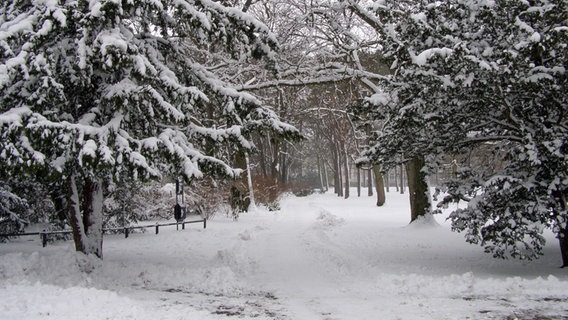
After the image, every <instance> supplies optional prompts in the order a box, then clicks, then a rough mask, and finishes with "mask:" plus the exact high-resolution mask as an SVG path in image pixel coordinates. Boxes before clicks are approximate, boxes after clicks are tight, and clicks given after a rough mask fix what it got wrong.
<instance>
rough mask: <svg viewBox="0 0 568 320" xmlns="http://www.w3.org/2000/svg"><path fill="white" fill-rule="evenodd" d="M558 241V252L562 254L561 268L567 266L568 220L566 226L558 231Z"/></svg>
mask: <svg viewBox="0 0 568 320" xmlns="http://www.w3.org/2000/svg"><path fill="white" fill-rule="evenodd" d="M558 241H559V242H560V254H561V255H562V268H566V267H568V222H567V223H566V226H565V227H564V228H562V229H560V231H559V232H558Z"/></svg>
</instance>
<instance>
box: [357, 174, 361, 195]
mask: <svg viewBox="0 0 568 320" xmlns="http://www.w3.org/2000/svg"><path fill="white" fill-rule="evenodd" d="M360 196H361V168H359V167H357V197H360Z"/></svg>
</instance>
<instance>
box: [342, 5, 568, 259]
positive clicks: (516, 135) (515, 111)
mask: <svg viewBox="0 0 568 320" xmlns="http://www.w3.org/2000/svg"><path fill="white" fill-rule="evenodd" d="M380 3H381V4H380V5H375V6H372V7H369V8H366V7H364V6H362V5H359V4H357V2H356V1H346V6H347V7H348V8H349V9H350V10H352V11H354V12H356V13H357V14H358V15H359V16H361V17H362V19H364V20H365V21H367V22H368V23H369V24H370V25H372V26H374V27H375V29H376V30H378V31H379V32H380V34H381V35H382V37H383V39H384V42H383V43H382V45H383V51H382V55H383V57H384V59H385V60H387V61H388V62H389V64H390V65H391V69H392V71H393V74H392V76H391V77H390V79H388V80H387V81H382V82H381V83H382V86H383V89H382V91H377V92H376V93H375V94H374V95H372V96H370V97H368V98H367V99H366V100H365V102H364V103H362V105H361V106H360V107H359V112H360V113H361V114H364V115H365V116H366V119H367V120H368V121H380V122H381V123H383V124H384V125H383V126H382V127H381V128H380V129H379V130H376V131H375V132H374V133H373V134H374V135H373V137H374V141H373V143H372V144H371V145H369V146H368V149H367V152H366V153H365V156H366V157H367V158H368V159H371V160H372V161H374V162H378V163H382V164H383V165H384V166H385V167H387V168H388V167H390V166H394V165H396V164H397V163H399V162H403V161H405V159H409V158H412V157H415V156H428V157H430V159H434V157H440V156H446V157H447V156H448V155H449V156H451V157H455V158H457V159H464V160H465V161H464V162H463V163H460V165H461V169H460V172H461V174H460V178H461V179H460V180H457V181H454V182H452V183H451V184H449V185H448V189H447V191H448V193H449V196H448V197H446V198H445V199H444V201H442V204H441V205H446V204H447V203H448V202H451V201H460V200H463V199H471V201H469V205H468V207H467V208H464V209H460V210H458V211H456V212H455V213H454V214H453V215H452V216H451V219H452V221H453V223H454V228H455V230H458V231H466V234H467V236H466V237H467V240H468V241H470V242H473V243H480V244H482V245H484V246H485V248H486V250H487V251H488V252H492V253H493V254H494V255H495V256H497V257H507V256H512V257H518V258H529V259H530V258H535V257H538V256H539V255H540V254H541V249H542V246H543V243H544V238H543V237H542V235H541V234H542V231H543V229H544V228H552V229H553V230H554V231H555V232H556V234H557V235H558V236H559V237H560V238H561V239H565V238H566V237H568V233H567V232H566V230H567V227H568V225H567V224H566V223H567V208H568V205H567V202H566V199H567V196H566V195H567V194H568V167H567V163H568V144H567V141H568V139H567V137H568V120H567V119H568V118H567V117H566V111H567V109H566V108H567V107H566V106H567V96H566V94H565V92H566V85H567V76H566V61H567V60H568V59H567V58H568V51H567V47H566V42H567V40H568V33H567V30H568V29H567V20H566V2H565V1H548V0H541V1H532V2H530V3H529V2H519V1H482V0H480V1H477V0H476V1H474V0H472V1H444V2H439V1H418V2H417V1H381V2H380ZM479 152H485V157H493V158H499V160H500V161H502V163H503V164H502V165H501V166H496V167H494V168H491V170H488V169H489V168H481V167H477V168H476V167H469V166H468V163H469V162H470V160H471V155H472V154H476V153H479ZM468 159H469V160H468ZM566 240H568V239H566ZM561 242H562V241H561ZM564 250H565V249H563V252H565V251H564ZM566 250H568V249H566ZM567 254H568V253H567ZM566 258H567V259H568V255H567V256H566ZM566 263H568V260H565V264H566Z"/></svg>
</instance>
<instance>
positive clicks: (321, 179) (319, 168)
mask: <svg viewBox="0 0 568 320" xmlns="http://www.w3.org/2000/svg"><path fill="white" fill-rule="evenodd" d="M317 162H318V177H319V184H320V190H321V192H322V193H323V192H325V188H324V180H323V168H322V161H321V159H320V156H319V154H317ZM323 166H325V164H323Z"/></svg>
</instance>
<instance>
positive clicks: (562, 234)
mask: <svg viewBox="0 0 568 320" xmlns="http://www.w3.org/2000/svg"><path fill="white" fill-rule="evenodd" d="M553 195H554V196H555V198H556V201H558V202H559V203H560V211H561V212H566V207H567V206H568V204H567V203H566V191H564V192H562V191H555V192H553ZM557 237H558V241H559V243H560V255H561V256H562V268H566V267H568V221H566V222H565V223H564V227H562V226H561V227H560V230H559V231H558V234H557Z"/></svg>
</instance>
